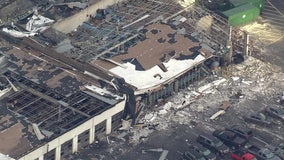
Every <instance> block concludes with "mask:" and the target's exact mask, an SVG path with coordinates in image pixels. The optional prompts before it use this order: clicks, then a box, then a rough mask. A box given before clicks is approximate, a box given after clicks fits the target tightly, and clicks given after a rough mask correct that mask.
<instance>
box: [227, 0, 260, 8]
mask: <svg viewBox="0 0 284 160" xmlns="http://www.w3.org/2000/svg"><path fill="white" fill-rule="evenodd" d="M230 2H231V3H232V4H233V5H234V6H235V7H239V6H241V5H244V4H252V5H253V6H255V7H257V8H259V9H262V8H263V5H264V0H230Z"/></svg>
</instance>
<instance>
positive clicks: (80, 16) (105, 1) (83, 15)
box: [53, 0, 126, 33]
mask: <svg viewBox="0 0 284 160" xmlns="http://www.w3.org/2000/svg"><path fill="white" fill-rule="evenodd" d="M122 1H126V0H101V1H99V2H97V3H95V4H93V5H91V6H89V7H87V8H85V9H84V10H82V11H80V12H79V13H77V14H75V15H73V16H70V17H68V18H66V19H64V20H61V21H58V22H56V23H55V24H54V25H53V28H54V29H56V30H58V31H61V32H63V33H70V32H72V31H73V30H75V29H76V28H77V27H78V26H79V25H81V24H82V23H83V22H85V21H87V20H88V19H89V16H87V15H93V14H95V13H96V11H97V10H98V9H104V8H107V7H108V6H111V5H113V4H116V3H118V2H122Z"/></svg>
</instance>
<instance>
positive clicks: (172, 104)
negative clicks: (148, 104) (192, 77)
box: [130, 57, 284, 144]
mask: <svg viewBox="0 0 284 160" xmlns="http://www.w3.org/2000/svg"><path fill="white" fill-rule="evenodd" d="M231 67H233V68H232V70H233V72H232V77H231V78H228V79H225V78H222V77H215V79H214V80H213V81H212V82H210V83H208V79H210V80H211V79H212V77H209V78H208V79H205V80H204V81H202V82H198V86H197V85H196V86H195V85H192V86H189V87H188V88H187V89H185V90H183V91H180V92H179V93H177V94H176V95H174V96H173V97H172V98H170V99H169V100H168V102H166V103H165V104H164V105H162V106H158V107H156V108H155V109H154V110H153V111H147V113H145V116H144V118H142V119H141V120H140V121H139V126H141V124H143V125H142V126H143V127H134V128H132V129H131V130H130V133H131V135H132V138H131V143H135V144H137V143H139V142H140V141H141V139H142V140H145V138H147V137H148V136H149V135H150V134H151V133H152V132H153V131H154V130H158V131H161V130H166V129H168V128H169V127H171V126H173V125H175V124H184V125H188V126H189V127H195V126H196V125H199V124H202V125H203V126H207V127H208V129H209V130H213V129H212V128H210V126H214V125H212V123H215V121H216V120H218V119H219V118H222V117H223V116H225V115H226V112H225V111H226V110H230V109H231V108H232V109H234V110H236V112H237V113H238V112H240V110H243V109H247V110H249V109H248V108H247V107H249V106H247V105H243V102H245V101H246V100H249V99H257V97H258V96H259V94H264V95H267V98H271V96H275V94H277V93H281V94H282V92H283V90H284V74H283V73H280V72H277V71H278V70H277V68H275V67H274V66H273V65H271V64H268V63H265V62H262V61H260V60H257V59H255V58H253V57H248V59H247V60H246V61H245V62H244V63H242V64H238V65H232V66H231ZM200 84H201V85H200ZM272 84H274V86H273V87H271V85H272ZM199 86H201V87H199ZM264 89H265V91H264ZM201 97H203V98H201ZM238 110H239V111H238ZM232 121H233V120H232ZM206 123H211V125H210V124H209V125H206Z"/></svg>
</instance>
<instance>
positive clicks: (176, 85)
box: [174, 79, 179, 93]
mask: <svg viewBox="0 0 284 160" xmlns="http://www.w3.org/2000/svg"><path fill="white" fill-rule="evenodd" d="M178 83H179V80H178V79H177V80H176V81H175V82H174V91H175V92H176V93H177V92H178Z"/></svg>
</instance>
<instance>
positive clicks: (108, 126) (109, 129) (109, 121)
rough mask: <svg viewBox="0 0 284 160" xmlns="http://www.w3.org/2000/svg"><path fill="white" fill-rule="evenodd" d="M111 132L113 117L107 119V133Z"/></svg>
mask: <svg viewBox="0 0 284 160" xmlns="http://www.w3.org/2000/svg"><path fill="white" fill-rule="evenodd" d="M110 132H111V117H109V118H108V119H107V120H106V134H110Z"/></svg>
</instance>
